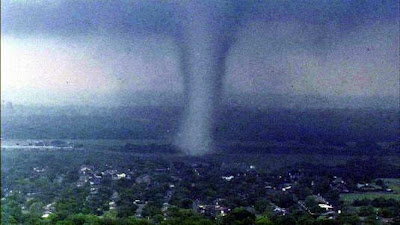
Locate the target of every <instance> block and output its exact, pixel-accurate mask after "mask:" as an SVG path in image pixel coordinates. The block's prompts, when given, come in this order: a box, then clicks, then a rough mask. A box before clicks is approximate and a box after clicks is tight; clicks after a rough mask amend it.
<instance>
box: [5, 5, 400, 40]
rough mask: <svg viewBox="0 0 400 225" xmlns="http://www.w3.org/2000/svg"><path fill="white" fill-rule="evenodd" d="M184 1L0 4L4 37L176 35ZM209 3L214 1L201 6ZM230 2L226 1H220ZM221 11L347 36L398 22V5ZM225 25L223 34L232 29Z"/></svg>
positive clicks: (241, 18) (255, 7)
mask: <svg viewBox="0 0 400 225" xmlns="http://www.w3.org/2000/svg"><path fill="white" fill-rule="evenodd" d="M182 2H185V1H161V0H160V1H155V0H153V1H73V0H66V1H46V0H43V1H40V0H39V1H14V0H5V1H2V15H1V16H2V32H3V33H5V34H21V35H22V34H25V35H26V34H29V35H30V34H35V33H39V34H40V33H49V34H59V35H64V36H71V35H82V34H87V33H88V32H90V31H93V30H98V29H105V30H108V31H110V32H117V33H118V32H122V33H170V34H171V33H176V32H178V30H179V29H178V28H179V25H178V23H179V19H181V17H180V15H179V13H180V11H181V9H180V8H179V5H180V4H181V3H182ZM200 2H201V4H204V5H206V4H209V3H210V2H215V1H200ZM220 2H228V1H220ZM224 6H225V8H224V9H223V10H222V11H221V10H220V12H222V13H221V15H220V16H221V17H226V18H227V19H228V20H229V21H231V22H233V23H239V22H240V21H241V22H243V21H246V20H251V19H254V18H256V17H258V18H263V19H264V20H287V19H294V20H297V21H300V22H302V23H306V24H313V25H320V26H322V27H325V29H328V30H324V29H322V33H329V26H332V25H334V26H336V27H339V28H340V29H339V30H340V31H341V32H346V31H348V30H350V29H352V28H353V27H354V26H359V25H361V24H363V23H368V22H372V21H376V20H379V21H383V20H393V19H396V20H397V19H398V10H399V2H398V1H397V0H370V1H361V0H353V1H351V0H349V1H329V0H314V1H311V0H308V1H251V2H249V1H232V2H229V4H224ZM231 27H232V26H231V25H229V26H228V28H227V31H229V30H230V29H231Z"/></svg>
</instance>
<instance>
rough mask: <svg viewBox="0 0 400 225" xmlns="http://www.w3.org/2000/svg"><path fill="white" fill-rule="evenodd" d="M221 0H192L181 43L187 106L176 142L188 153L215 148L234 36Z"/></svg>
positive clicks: (183, 23)
mask: <svg viewBox="0 0 400 225" xmlns="http://www.w3.org/2000/svg"><path fill="white" fill-rule="evenodd" d="M224 7H226V5H224V4H223V3H220V2H215V1H214V2H211V1H209V2H208V1H190V3H185V4H184V5H183V7H182V8H183V13H184V17H183V19H182V20H181V21H182V29H181V33H180V35H179V36H178V37H179V38H178V40H177V43H179V46H180V50H181V51H180V53H181V55H180V64H181V69H182V72H183V75H184V82H185V84H184V86H185V89H184V90H185V91H184V94H185V110H184V115H183V116H184V117H183V121H182V123H181V125H180V130H179V132H178V135H177V137H176V141H175V144H176V145H177V146H178V148H180V149H181V150H182V151H183V152H184V153H186V154H188V155H203V154H207V153H210V152H213V151H214V150H215V148H216V145H215V142H214V138H213V135H214V130H215V129H214V125H215V122H214V121H215V117H216V114H217V111H218V105H219V101H220V94H221V87H222V80H223V77H224V74H225V59H226V55H227V51H228V49H229V46H230V43H231V39H230V38H229V32H228V31H229V29H227V28H229V27H230V25H229V21H228V20H227V17H226V15H225V14H224V10H223V9H224Z"/></svg>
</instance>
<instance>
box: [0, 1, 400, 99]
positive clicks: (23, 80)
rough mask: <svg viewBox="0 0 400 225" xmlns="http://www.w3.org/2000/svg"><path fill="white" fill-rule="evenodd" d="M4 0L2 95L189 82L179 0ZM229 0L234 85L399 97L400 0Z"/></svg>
mask: <svg viewBox="0 0 400 225" xmlns="http://www.w3.org/2000/svg"><path fill="white" fill-rule="evenodd" d="M204 3H206V1H204ZM1 4H2V5H1V10H2V36H1V46H2V48H1V90H2V99H3V100H8V101H13V102H15V103H25V104H32V103H34V104H37V103H43V104H71V103H73V104H96V103H100V104H111V105H112V104H121V103H123V102H121V99H124V101H126V98H122V97H121V96H130V95H134V94H135V93H143V92H145V93H153V94H154V93H160V94H161V93H182V91H183V76H184V75H183V74H181V71H180V67H179V49H178V45H177V44H179V43H177V42H176V40H177V39H176V35H177V33H179V29H180V27H179V24H180V22H181V21H180V20H182V17H181V16H180V8H179V7H180V6H179V1H50V0H49V1H47V0H35V1H22V0H21V1H11V0H5V1H2V3H1ZM227 5H228V6H229V7H227V8H226V9H222V10H221V16H227V17H229V20H232V21H233V22H232V23H231V24H230V25H229V27H228V28H227V29H228V31H229V32H232V33H234V34H235V35H234V37H235V38H234V39H235V41H234V43H233V45H232V47H231V48H230V50H229V52H228V57H227V63H226V67H227V68H226V76H225V82H224V90H225V93H228V94H229V93H232V92H234V93H251V94H266V95H267V94H288V95H317V96H334V97H346V96H392V97H393V96H394V97H398V95H399V88H400V86H399V70H400V68H399V61H400V57H399V47H400V46H399V1H397V0H392V1H390V0H387V1H383V0H382V1H379V0H370V1H350V0H348V1H328V0H326V1H319V0H318V1H317V0H315V1H265V2H263V1H260V2H259V3H257V4H253V5H249V4H248V2H247V1H234V2H233V3H232V4H227ZM232 24H233V25H232ZM178 41H179V39H178Z"/></svg>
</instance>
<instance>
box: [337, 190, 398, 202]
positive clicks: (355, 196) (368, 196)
mask: <svg viewBox="0 0 400 225" xmlns="http://www.w3.org/2000/svg"><path fill="white" fill-rule="evenodd" d="M379 197H383V198H386V199H396V200H400V194H398V193H396V194H393V193H380V192H365V193H351V194H341V195H340V199H341V200H343V201H345V202H353V201H354V200H356V199H375V198H379Z"/></svg>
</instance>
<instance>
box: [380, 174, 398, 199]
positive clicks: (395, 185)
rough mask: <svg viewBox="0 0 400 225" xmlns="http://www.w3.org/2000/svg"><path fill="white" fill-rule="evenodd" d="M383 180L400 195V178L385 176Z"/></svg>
mask: <svg viewBox="0 0 400 225" xmlns="http://www.w3.org/2000/svg"><path fill="white" fill-rule="evenodd" d="M382 180H383V181H384V182H385V184H386V185H387V186H389V188H390V189H392V190H393V191H395V192H396V193H397V194H398V195H400V178H383V179H382Z"/></svg>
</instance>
